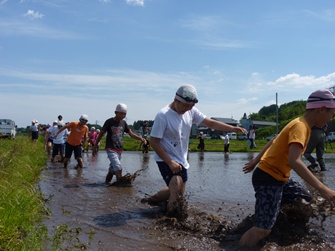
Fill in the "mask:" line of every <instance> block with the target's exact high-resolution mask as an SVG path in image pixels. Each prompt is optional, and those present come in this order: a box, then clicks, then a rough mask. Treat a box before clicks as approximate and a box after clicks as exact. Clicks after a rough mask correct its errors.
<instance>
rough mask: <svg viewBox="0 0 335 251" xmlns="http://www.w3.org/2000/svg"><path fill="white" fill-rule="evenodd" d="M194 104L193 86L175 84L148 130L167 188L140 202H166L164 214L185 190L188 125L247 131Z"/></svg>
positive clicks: (187, 164) (172, 206)
mask: <svg viewBox="0 0 335 251" xmlns="http://www.w3.org/2000/svg"><path fill="white" fill-rule="evenodd" d="M196 103H198V95H197V91H196V89H195V87H194V86H192V85H183V86H181V87H179V88H178V90H177V92H176V94H175V97H174V100H173V101H172V103H170V104H169V105H167V106H165V107H164V108H163V109H161V110H160V111H159V113H158V114H157V115H156V118H155V121H154V124H153V127H152V130H151V134H150V140H151V143H150V145H151V147H152V148H153V149H154V151H155V157H154V158H155V161H156V162H157V165H158V167H159V170H160V172H161V175H162V177H163V179H164V181H165V183H166V185H167V187H165V188H163V189H162V190H160V191H159V192H157V193H156V194H155V195H153V196H150V197H148V198H144V199H142V201H141V202H142V203H149V204H153V203H159V202H163V201H167V206H166V213H167V215H175V213H176V212H175V211H176V210H175V209H176V204H177V203H176V201H177V200H178V199H180V198H182V197H183V195H184V193H185V190H186V181H187V169H188V168H189V167H190V165H189V163H188V160H187V154H188V147H189V136H190V133H191V128H192V124H196V125H198V126H199V125H201V126H206V127H208V128H211V129H214V130H219V131H231V132H242V133H244V134H247V131H246V130H245V129H244V128H241V127H237V126H231V125H228V124H225V123H223V122H220V121H217V120H213V119H210V118H208V117H206V115H204V114H203V113H201V112H200V111H199V110H198V109H197V108H196V107H195V106H194V105H195V104H196Z"/></svg>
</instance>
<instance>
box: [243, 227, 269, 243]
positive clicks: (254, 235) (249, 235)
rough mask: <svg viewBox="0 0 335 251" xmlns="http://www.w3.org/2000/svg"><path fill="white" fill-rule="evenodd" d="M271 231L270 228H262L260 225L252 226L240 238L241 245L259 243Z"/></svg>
mask: <svg viewBox="0 0 335 251" xmlns="http://www.w3.org/2000/svg"><path fill="white" fill-rule="evenodd" d="M270 233H271V230H269V229H262V228H259V227H252V228H250V229H249V230H248V231H247V232H245V233H244V234H243V235H242V237H241V239H240V243H239V244H240V246H242V247H253V246H256V245H257V243H258V242H259V241H260V240H262V239H263V238H265V237H266V236H268V235H269V234H270Z"/></svg>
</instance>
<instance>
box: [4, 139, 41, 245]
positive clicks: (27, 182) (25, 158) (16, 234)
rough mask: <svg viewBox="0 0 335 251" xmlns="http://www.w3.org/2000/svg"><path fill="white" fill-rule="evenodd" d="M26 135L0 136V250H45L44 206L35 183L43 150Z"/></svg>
mask: <svg viewBox="0 0 335 251" xmlns="http://www.w3.org/2000/svg"><path fill="white" fill-rule="evenodd" d="M40 149H43V145H42V143H41V142H35V143H33V142H31V140H30V138H28V137H17V138H16V139H15V140H7V139H2V140H0V179H1V185H0V250H44V248H42V245H41V243H42V241H43V239H44V238H45V237H46V236H47V229H46V227H45V226H44V225H43V224H41V222H42V220H43V219H44V217H45V215H46V213H47V209H46V208H45V207H44V201H43V198H42V197H41V194H40V192H39V191H38V189H37V188H36V187H35V185H36V183H37V181H38V178H39V175H40V172H41V170H42V169H43V168H44V167H45V163H46V154H45V152H44V151H43V150H40Z"/></svg>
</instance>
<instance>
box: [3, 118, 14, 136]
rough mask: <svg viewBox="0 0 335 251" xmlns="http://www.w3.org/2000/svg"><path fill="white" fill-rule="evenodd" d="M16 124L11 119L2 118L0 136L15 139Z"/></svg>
mask: <svg viewBox="0 0 335 251" xmlns="http://www.w3.org/2000/svg"><path fill="white" fill-rule="evenodd" d="M15 135H16V125H15V122H14V121H13V120H11V119H0V138H12V139H15Z"/></svg>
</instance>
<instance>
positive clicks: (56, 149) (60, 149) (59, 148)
mask: <svg viewBox="0 0 335 251" xmlns="http://www.w3.org/2000/svg"><path fill="white" fill-rule="evenodd" d="M57 154H62V155H63V154H64V144H53V147H52V157H55V156H56V155H57Z"/></svg>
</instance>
